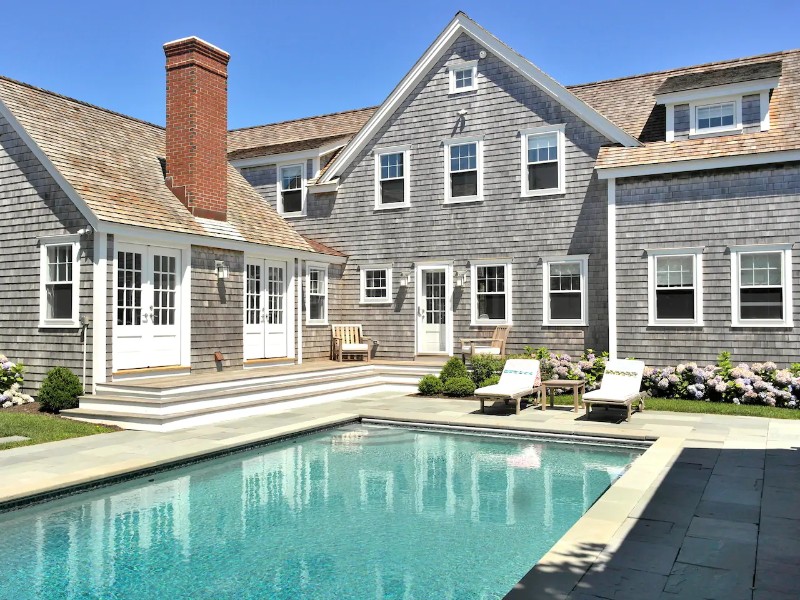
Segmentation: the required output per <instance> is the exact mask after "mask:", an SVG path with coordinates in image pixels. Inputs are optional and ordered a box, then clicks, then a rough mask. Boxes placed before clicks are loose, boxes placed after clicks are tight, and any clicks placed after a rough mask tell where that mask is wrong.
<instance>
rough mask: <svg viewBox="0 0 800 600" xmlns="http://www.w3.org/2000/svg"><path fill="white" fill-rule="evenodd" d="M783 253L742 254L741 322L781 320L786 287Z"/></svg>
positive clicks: (740, 274)
mask: <svg viewBox="0 0 800 600" xmlns="http://www.w3.org/2000/svg"><path fill="white" fill-rule="evenodd" d="M783 260H784V256H783V252H780V251H772V252H743V253H740V254H739V319H740V320H741V321H761V320H766V321H771V320H774V321H782V320H783V319H784V303H785V288H784V281H783V269H784V264H783Z"/></svg>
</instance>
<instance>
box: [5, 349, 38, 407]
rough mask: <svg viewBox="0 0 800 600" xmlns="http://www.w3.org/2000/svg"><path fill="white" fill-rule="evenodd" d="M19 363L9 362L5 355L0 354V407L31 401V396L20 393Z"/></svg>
mask: <svg viewBox="0 0 800 600" xmlns="http://www.w3.org/2000/svg"><path fill="white" fill-rule="evenodd" d="M22 372H23V367H22V364H21V363H13V362H11V361H10V360H9V359H8V357H7V356H5V355H4V354H0V407H3V408H8V407H9V406H14V405H15V404H25V403H27V402H33V398H31V397H30V396H28V394H23V393H22V391H21V390H22Z"/></svg>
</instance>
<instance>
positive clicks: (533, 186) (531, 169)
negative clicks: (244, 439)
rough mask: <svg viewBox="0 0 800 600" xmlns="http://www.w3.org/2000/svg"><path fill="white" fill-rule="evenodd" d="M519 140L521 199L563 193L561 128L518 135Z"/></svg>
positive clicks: (556, 127) (555, 127) (527, 130)
mask: <svg viewBox="0 0 800 600" xmlns="http://www.w3.org/2000/svg"><path fill="white" fill-rule="evenodd" d="M520 137H521V139H522V195H523V196H543V195H546V194H561V193H563V192H564V126H563V125H556V126H552V127H551V126H546V127H536V128H534V129H526V130H525V131H522V132H520Z"/></svg>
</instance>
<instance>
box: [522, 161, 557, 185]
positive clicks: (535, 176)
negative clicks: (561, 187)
mask: <svg viewBox="0 0 800 600" xmlns="http://www.w3.org/2000/svg"><path fill="white" fill-rule="evenodd" d="M557 187H558V163H557V162H548V163H540V164H533V165H528V189H529V190H549V189H552V188H557Z"/></svg>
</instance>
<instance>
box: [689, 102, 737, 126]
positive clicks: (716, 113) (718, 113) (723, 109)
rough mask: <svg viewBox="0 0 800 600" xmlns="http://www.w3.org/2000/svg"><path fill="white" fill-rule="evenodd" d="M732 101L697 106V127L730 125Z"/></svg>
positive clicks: (731, 121)
mask: <svg viewBox="0 0 800 600" xmlns="http://www.w3.org/2000/svg"><path fill="white" fill-rule="evenodd" d="M733 109H734V103H733V102H726V103H724V104H710V105H708V106H698V107H697V129H712V128H714V127H730V126H732V125H733Z"/></svg>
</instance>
